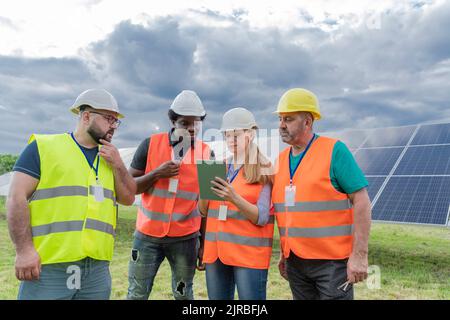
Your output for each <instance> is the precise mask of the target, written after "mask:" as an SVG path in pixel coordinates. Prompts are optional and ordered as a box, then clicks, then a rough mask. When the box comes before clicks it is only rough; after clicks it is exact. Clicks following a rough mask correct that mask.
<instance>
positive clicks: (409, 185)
mask: <svg viewBox="0 0 450 320" xmlns="http://www.w3.org/2000/svg"><path fill="white" fill-rule="evenodd" d="M324 135H325V136H326V135H327V134H326V133H324ZM329 136H332V137H335V138H338V139H340V140H341V141H343V142H344V143H345V144H346V145H347V146H348V147H349V149H350V150H351V151H352V153H353V154H354V156H355V159H356V161H357V162H358V164H359V166H360V167H361V169H362V170H363V172H364V173H365V175H366V178H367V180H368V182H369V186H368V188H367V189H368V193H369V197H370V199H371V200H372V218H373V219H374V220H379V221H387V222H398V223H413V224H429V225H441V226H442V225H444V226H445V225H446V226H449V225H450V221H449V215H450V123H440V124H422V125H414V126H404V127H394V128H380V129H372V130H353V131H346V132H335V133H333V134H331V135H329Z"/></svg>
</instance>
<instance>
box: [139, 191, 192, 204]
mask: <svg viewBox="0 0 450 320" xmlns="http://www.w3.org/2000/svg"><path fill="white" fill-rule="evenodd" d="M146 193H147V194H149V195H152V196H156V197H160V198H167V199H172V198H174V197H175V193H173V192H169V190H165V189H160V188H151V189H149V190H148V191H147V192H146ZM176 197H177V198H180V199H184V200H192V201H197V199H198V193H195V192H190V191H184V190H177V193H176Z"/></svg>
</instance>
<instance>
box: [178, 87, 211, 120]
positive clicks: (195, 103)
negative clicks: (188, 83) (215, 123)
mask: <svg viewBox="0 0 450 320" xmlns="http://www.w3.org/2000/svg"><path fill="white" fill-rule="evenodd" d="M170 109H171V110H173V112H175V113H176V114H179V115H181V116H196V117H203V116H204V115H205V114H206V112H205V108H203V104H202V101H201V100H200V98H199V97H198V95H197V94H196V93H195V92H194V91H191V90H183V91H181V92H180V93H179V94H178V95H177V96H176V97H175V99H174V100H173V102H172V105H171V106H170Z"/></svg>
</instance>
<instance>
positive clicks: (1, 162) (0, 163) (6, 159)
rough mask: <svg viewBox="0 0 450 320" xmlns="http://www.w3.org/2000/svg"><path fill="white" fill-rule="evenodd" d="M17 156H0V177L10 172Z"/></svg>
mask: <svg viewBox="0 0 450 320" xmlns="http://www.w3.org/2000/svg"><path fill="white" fill-rule="evenodd" d="M18 157H19V156H17V155H12V154H0V175H2V174H4V173H6V172H10V171H11V170H12V168H13V166H14V163H16V161H17V158H18Z"/></svg>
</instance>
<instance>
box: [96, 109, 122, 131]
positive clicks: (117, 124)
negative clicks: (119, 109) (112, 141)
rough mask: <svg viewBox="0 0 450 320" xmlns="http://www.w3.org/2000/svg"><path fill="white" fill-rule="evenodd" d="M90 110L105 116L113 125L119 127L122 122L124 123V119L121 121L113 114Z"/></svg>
mask: <svg viewBox="0 0 450 320" xmlns="http://www.w3.org/2000/svg"><path fill="white" fill-rule="evenodd" d="M89 112H90V113H95V114H99V115H101V116H102V117H103V118H105V120H106V121H108V123H109V124H110V125H111V126H116V128H118V127H119V126H120V124H121V123H122V121H120V120H119V119H117V118H115V117H113V116H110V115H108V114H103V113H100V112H95V111H90V110H89Z"/></svg>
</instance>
